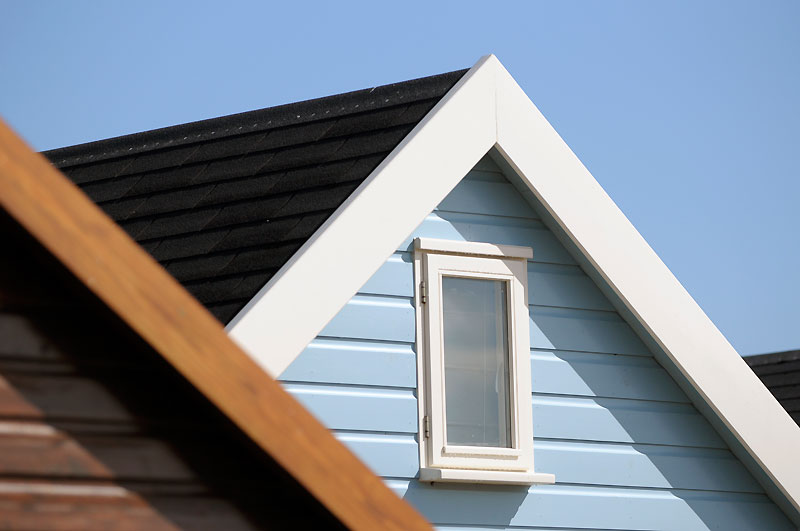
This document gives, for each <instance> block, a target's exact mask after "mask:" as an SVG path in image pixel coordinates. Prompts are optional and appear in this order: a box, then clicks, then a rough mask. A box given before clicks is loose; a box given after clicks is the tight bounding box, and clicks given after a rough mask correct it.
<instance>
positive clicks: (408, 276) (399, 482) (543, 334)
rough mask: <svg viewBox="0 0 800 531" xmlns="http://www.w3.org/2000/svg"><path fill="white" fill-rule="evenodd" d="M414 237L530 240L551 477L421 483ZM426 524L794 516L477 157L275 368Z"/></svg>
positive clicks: (711, 523) (658, 523)
mask: <svg viewBox="0 0 800 531" xmlns="http://www.w3.org/2000/svg"><path fill="white" fill-rule="evenodd" d="M417 236H428V237H434V238H444V239H452V240H466V241H486V242H493V243H500V244H510V245H524V246H529V247H532V248H533V251H534V253H533V260H531V261H529V262H528V282H529V304H530V307H529V310H530V315H531V321H530V329H531V352H530V359H531V371H532V377H533V391H534V393H533V396H532V397H531V399H532V401H533V423H534V437H535V448H534V453H535V462H536V468H537V470H538V471H541V472H552V473H554V474H555V475H556V480H557V484H556V485H552V486H534V487H531V488H524V487H523V488H520V487H510V486H480V485H455V484H437V485H434V486H431V485H428V484H421V483H419V482H418V481H417V480H415V479H414V478H415V477H416V476H417V474H418V472H419V447H418V435H417V426H418V422H417V401H416V400H417V395H416V385H417V375H416V352H415V349H416V346H415V337H416V334H415V314H414V304H413V298H412V297H413V292H414V277H413V263H412V254H411V252H410V251H411V242H412V240H413V238H415V237H417ZM281 378H282V379H283V380H284V383H285V386H286V388H287V389H288V390H289V392H290V393H292V395H293V396H295V397H296V398H297V399H299V400H300V401H301V402H302V403H303V404H304V405H305V406H306V407H307V408H308V409H310V410H311V411H312V412H313V413H314V414H315V415H316V416H317V417H318V418H319V419H320V420H322V422H323V423H325V424H326V425H327V426H328V427H330V428H331V429H333V430H334V432H335V433H336V435H337V437H338V438H339V439H340V440H341V441H342V442H344V443H345V444H347V445H348V446H349V447H350V448H351V449H352V450H353V451H354V452H355V453H356V454H357V455H358V456H359V457H361V458H362V459H363V460H364V462H365V463H367V465H368V466H370V467H371V468H372V469H373V470H374V471H375V472H376V473H377V474H379V475H381V476H383V477H384V478H386V481H387V483H388V484H389V485H390V486H391V487H392V488H393V489H395V490H396V491H397V493H398V494H400V495H401V496H403V497H405V498H406V499H407V500H408V501H409V502H411V503H412V504H413V505H415V506H416V507H417V508H418V509H419V510H420V511H421V512H422V513H423V514H424V515H425V516H426V517H428V518H429V519H431V521H433V522H434V523H435V524H436V525H437V526H438V527H439V528H440V529H454V530H455V529H458V530H459V531H465V530H467V529H475V530H477V529H511V528H513V529H525V528H535V529H537V530H542V529H559V530H561V531H565V530H568V529H583V530H590V529H604V530H608V529H687V530H691V529H708V528H716V529H732V530H736V529H793V527H792V526H791V525H790V524H789V522H788V520H787V519H786V518H785V516H784V515H783V514H782V513H781V512H780V510H779V509H778V508H777V507H776V506H775V505H773V504H772V503H771V501H770V500H769V499H768V498H767V497H766V496H765V495H764V493H763V490H762V488H761V487H760V485H758V483H757V482H756V481H755V480H754V479H753V478H752V476H751V475H750V474H749V473H748V472H747V470H746V469H745V468H744V467H743V466H742V464H741V463H740V462H739V461H738V460H737V459H736V458H735V457H734V456H733V454H732V453H731V452H730V451H729V450H728V448H727V447H726V446H725V444H724V442H723V441H722V440H721V439H720V437H719V436H718V434H717V433H716V432H715V431H714V429H713V428H712V427H711V425H710V424H709V423H708V422H707V421H706V420H705V418H703V417H702V415H701V414H700V413H699V412H698V411H697V410H696V409H695V408H694V406H693V405H692V404H691V403H690V401H689V400H688V398H687V397H686V395H685V394H684V393H683V391H681V389H680V388H679V387H678V386H677V385H676V383H675V382H674V381H673V380H672V378H671V377H670V376H669V375H668V374H667V372H666V371H665V370H664V369H663V368H662V367H661V366H660V365H659V364H658V362H657V361H656V360H655V358H654V357H653V356H652V354H651V353H650V351H649V350H648V349H647V347H646V346H645V345H644V344H643V343H642V341H641V340H640V339H639V338H638V337H637V336H636V334H635V333H634V332H633V330H632V329H631V328H630V327H629V326H628V325H627V323H625V321H624V320H623V319H622V318H621V317H620V316H619V314H617V313H616V311H615V310H614V308H613V306H612V305H611V304H610V303H609V301H608V300H607V299H606V298H605V296H603V294H602V293H601V292H600V290H599V289H598V288H597V286H595V284H594V283H593V282H592V281H591V279H590V278H589V277H588V276H586V275H585V274H584V272H583V271H582V270H581V269H580V267H579V266H578V265H577V263H576V261H575V260H574V259H573V257H572V256H570V254H569V253H568V252H567V251H566V250H565V249H564V247H563V246H562V245H561V244H560V243H559V242H558V240H557V239H556V238H555V237H554V235H553V234H552V233H551V232H550V231H549V230H548V229H547V228H546V227H545V226H544V224H543V223H542V222H541V220H540V219H539V217H538V216H537V214H536V213H535V212H534V210H533V209H532V208H530V206H529V205H528V204H527V203H526V202H525V200H523V199H522V197H521V196H520V195H519V194H518V193H517V191H516V189H515V188H514V187H513V186H512V185H511V184H510V183H509V182H508V181H507V180H506V178H505V176H503V175H502V173H501V172H500V170H499V169H498V168H497V167H496V166H495V165H494V164H493V163H492V162H491V160H489V159H488V158H486V159H484V160H482V161H481V162H480V163H479V164H478V166H476V169H475V170H473V171H472V172H470V174H469V175H468V176H467V177H466V178H465V179H464V180H463V181H462V182H461V184H459V185H458V187H456V189H454V190H453V192H452V193H451V194H450V195H449V196H448V197H447V198H446V199H445V200H443V201H442V203H441V204H440V205H439V207H438V208H437V209H436V210H435V211H434V212H432V213H431V214H430V215H429V216H427V217H426V218H425V220H424V221H423V222H422V223H421V224H420V226H419V227H418V228H417V229H416V230H415V231H414V233H413V234H411V235H410V236H409V238H408V239H407V240H406V241H405V242H403V243H402V244H401V245H400V246H399V247H398V249H397V252H395V253H394V254H393V255H392V256H391V257H389V259H388V260H387V261H386V263H385V264H384V265H383V266H382V267H381V268H380V270H378V271H377V272H376V273H375V275H373V277H372V278H371V279H369V280H368V281H367V282H366V283H365V284H364V286H363V288H362V289H361V290H360V292H359V293H358V294H357V295H356V296H355V297H353V299H352V300H351V301H350V302H349V303H348V304H347V305H345V307H344V308H343V309H342V310H341V311H340V312H339V314H338V315H337V316H336V317H334V318H333V319H332V320H331V322H330V323H329V324H328V326H327V327H326V328H325V329H324V330H323V332H322V333H321V334H320V336H319V337H318V338H317V339H315V340H314V341H313V342H312V343H311V344H310V345H309V346H308V348H307V349H306V351H305V352H304V353H303V354H302V355H301V356H300V357H298V359H297V360H296V361H295V362H294V363H293V364H292V365H291V366H290V367H289V368H288V369H287V370H286V371H285V372H284V374H283V375H282V376H281Z"/></svg>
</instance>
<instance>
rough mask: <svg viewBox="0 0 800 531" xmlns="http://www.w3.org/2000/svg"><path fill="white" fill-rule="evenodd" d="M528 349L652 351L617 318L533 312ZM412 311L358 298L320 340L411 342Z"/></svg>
mask: <svg viewBox="0 0 800 531" xmlns="http://www.w3.org/2000/svg"><path fill="white" fill-rule="evenodd" d="M532 314H533V319H534V322H533V324H532V326H531V346H532V347H533V348H537V349H557V350H576V351H588V352H607V353H610V354H633V355H641V356H650V351H649V350H648V349H647V347H646V346H645V345H644V344H643V343H642V342H641V340H639V338H638V337H637V336H636V334H635V333H634V332H633V330H631V328H630V327H629V326H628V325H627V324H626V323H625V322H624V321H623V320H622V318H620V317H619V316H618V315H617V314H615V313H611V312H602V311H584V310H575V309H562V308H551V307H539V306H533V310H532ZM414 315H415V313H414V306H413V301H412V300H411V299H410V298H392V297H375V296H365V295H356V296H355V297H353V298H352V299H351V300H350V301H349V302H348V303H347V304H346V305H345V306H344V308H342V310H340V311H339V313H338V314H337V315H336V316H335V317H334V318H333V319H332V320H331V322H330V323H328V325H327V326H326V327H325V328H324V329H323V330H322V332H321V333H320V336H323V337H339V338H351V339H373V340H382V341H398V342H406V343H411V342H414V340H415V337H416V334H415V328H416V325H415V320H414Z"/></svg>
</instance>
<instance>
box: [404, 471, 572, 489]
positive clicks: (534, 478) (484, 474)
mask: <svg viewBox="0 0 800 531" xmlns="http://www.w3.org/2000/svg"><path fill="white" fill-rule="evenodd" d="M419 480H420V481H432V482H442V483H445V482H446V483H488V484H496V485H537V484H538V485H552V484H553V483H555V482H556V476H555V475H554V474H544V473H539V472H533V473H530V472H505V471H500V470H464V469H451V468H421V469H420V471H419Z"/></svg>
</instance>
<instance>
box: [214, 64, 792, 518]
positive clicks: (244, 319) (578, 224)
mask: <svg viewBox="0 0 800 531" xmlns="http://www.w3.org/2000/svg"><path fill="white" fill-rule="evenodd" d="M492 146H494V147H496V148H497V150H498V152H500V153H501V154H502V156H503V157H504V158H505V159H506V161H507V162H508V163H509V164H510V165H511V167H512V168H513V169H514V170H515V171H516V172H517V173H518V175H519V177H520V179H521V181H522V183H523V185H524V186H525V187H527V188H528V189H529V190H530V191H531V192H532V193H533V194H534V195H535V196H536V197H537V198H538V200H539V201H541V202H542V204H543V205H544V207H545V208H546V209H547V210H548V212H549V213H550V215H552V217H553V218H554V219H555V220H556V222H557V223H558V224H559V226H560V227H561V228H562V229H563V231H564V232H565V233H566V234H567V235H568V237H569V238H570V239H571V240H572V242H573V243H574V244H575V245H576V246H577V248H578V249H579V250H580V252H581V253H583V255H584V256H585V258H586V260H587V261H588V262H589V263H590V264H591V265H592V267H594V268H595V269H596V270H597V272H598V274H599V275H600V276H601V277H602V278H603V279H604V280H605V281H606V282H607V283H608V285H609V286H610V288H611V289H612V290H613V291H614V292H615V293H616V294H617V296H618V297H619V299H620V300H621V301H622V303H623V304H624V305H625V306H626V308H627V309H628V310H629V311H630V312H631V313H632V315H633V316H634V317H635V319H636V320H637V321H638V323H639V324H640V325H641V327H642V328H643V329H644V330H646V332H647V333H648V334H649V335H650V336H651V337H652V338H653V340H654V341H655V342H656V343H657V344H658V345H659V346H660V348H661V349H662V350H663V351H664V352H665V353H666V356H667V358H668V360H669V362H670V363H672V364H673V365H674V367H675V368H676V369H677V370H678V371H679V372H680V373H681V374H683V375H684V377H685V378H686V379H687V381H688V382H689V383H690V385H691V386H692V387H693V388H694V389H695V390H696V391H697V393H698V394H699V395H700V397H702V399H703V400H704V401H705V403H706V404H708V406H709V407H710V408H711V410H712V411H713V412H714V413H715V414H716V415H717V416H718V418H719V419H720V420H721V421H722V422H723V423H724V425H725V426H727V428H728V429H729V430H730V432H731V433H732V434H733V436H734V437H736V439H738V441H739V442H740V443H741V444H742V447H743V448H744V449H745V450H746V451H747V452H748V453H749V454H750V455H751V456H752V457H753V459H754V460H755V462H756V463H758V464H759V465H760V467H761V469H762V470H763V471H764V472H765V474H766V475H767V476H768V477H769V478H770V479H771V480H772V481H773V483H774V484H775V485H776V487H777V488H778V489H779V490H780V491H781V492H782V493H783V494H784V495H785V497H786V499H787V500H788V501H789V503H790V504H792V506H793V507H794V509H795V511H796V512H797V514H795V515H793V517H794V518H797V516H798V515H800V473H798V470H800V452H798V451H797V449H798V448H800V428H798V426H797V425H796V424H795V423H794V422H793V421H792V419H791V417H789V415H788V414H787V413H786V412H785V411H784V410H783V408H782V407H781V406H780V404H778V402H777V401H776V400H775V399H774V398H773V396H772V395H771V394H770V393H769V391H768V390H767V389H766V388H765V387H764V386H763V385H762V384H761V382H760V381H759V380H758V378H757V377H756V376H755V375H754V374H753V372H752V371H751V370H750V368H749V367H748V366H747V364H746V363H745V362H744V361H743V360H742V359H741V358H740V357H739V355H738V354H737V353H736V351H735V350H734V349H733V347H731V345H730V344H729V343H728V341H727V340H726V339H725V338H724V337H723V336H722V334H721V333H720V332H719V331H718V330H717V328H716V327H715V326H714V324H713V323H712V322H711V321H710V319H708V317H707V316H706V315H705V314H704V313H703V311H702V310H701V309H700V307H699V306H698V305H697V303H696V302H695V301H694V300H693V299H692V297H691V296H690V295H689V294H688V293H687V292H686V290H685V289H684V288H683V286H681V284H680V283H679V282H678V281H677V279H676V278H675V277H674V276H673V275H672V273H671V272H670V271H669V269H667V267H666V266H665V265H664V264H663V262H661V260H660V259H659V258H658V256H656V254H655V253H654V252H653V250H652V249H651V248H650V246H649V245H648V244H647V242H645V240H644V239H643V238H642V237H641V235H640V234H639V233H638V232H637V231H636V229H635V228H634V227H633V226H632V225H631V223H630V222H629V221H628V219H627V218H626V217H625V216H624V215H623V214H622V212H621V211H620V210H619V209H618V208H617V206H616V205H615V204H614V202H613V201H612V200H611V199H610V198H609V197H608V195H607V194H606V193H605V191H604V190H603V189H602V188H601V187H600V185H599V184H598V183H597V181H595V179H594V178H593V177H592V176H591V174H589V172H588V170H586V168H585V167H584V166H583V164H581V162H580V161H579V160H578V158H577V157H576V156H575V155H574V154H573V153H572V151H571V150H570V149H569V147H567V145H566V144H565V143H564V142H563V140H562V139H561V138H560V137H559V136H558V133H556V132H555V130H553V128H552V127H551V126H550V124H549V123H548V122H547V120H546V119H545V118H544V117H543V116H542V115H541V113H540V112H539V110H538V109H537V108H536V107H535V106H534V105H533V103H532V102H531V101H530V100H529V99H528V98H527V96H526V95H525V94H524V93H523V91H522V90H521V89H520V87H519V86H518V85H517V84H516V82H515V81H514V80H513V79H512V78H511V76H510V75H509V74H508V72H507V71H506V70H505V68H503V66H502V65H501V64H500V62H499V61H498V60H497V59H496V58H495V57H494V56H488V57H484V58H482V59H481V60H480V61H479V62H478V63H477V64H476V65H475V66H474V67H473V68H472V69H471V70H470V71H469V72H468V73H467V74H466V75H465V76H464V77H463V78H462V79H461V80H460V81H459V82H458V83H457V84H456V85H455V86H454V87H453V88H452V89H451V90H450V92H448V94H447V95H446V96H445V97H444V98H443V99H442V100H441V101H440V102H439V103H438V104H437V105H436V106H435V107H434V109H433V110H432V111H431V112H430V113H429V114H428V115H427V116H426V117H425V118H424V119H423V120H422V121H421V122H420V123H419V124H418V125H417V126H416V127H415V128H414V129H413V130H412V132H411V133H410V134H409V135H408V136H407V137H406V138H405V139H404V140H403V141H402V142H401V143H400V145H398V146H397V148H395V150H393V151H392V153H391V154H390V155H389V156H388V157H387V158H386V159H385V160H384V161H383V162H382V163H381V164H380V165H379V166H378V167H377V168H376V169H375V171H373V172H372V174H371V175H370V176H369V177H368V178H367V179H366V180H365V181H364V183H363V184H362V185H361V186H360V187H359V188H358V189H357V190H356V191H355V192H354V193H353V194H352V196H351V197H350V198H349V199H348V200H347V201H346V202H345V203H344V204H343V205H342V206H341V207H340V208H339V209H337V211H336V212H335V213H334V214H333V215H332V216H331V218H330V219H328V221H327V222H325V223H324V224H323V226H322V227H321V228H320V229H319V230H318V231H317V232H316V233H315V234H314V235H313V236H312V237H311V239H309V240H308V241H307V242H306V244H304V245H303V247H301V249H300V250H299V251H298V252H297V253H296V254H295V255H294V256H293V257H292V259H291V260H290V261H289V262H288V263H287V264H286V265H285V266H284V267H282V268H281V270H280V271H279V272H278V273H277V274H276V275H275V276H274V277H273V278H272V279H271V280H270V282H269V283H268V284H267V285H266V286H265V287H264V288H263V289H262V290H261V291H260V292H259V293H258V295H256V296H255V297H254V298H253V300H251V301H250V302H249V303H248V304H247V305H246V306H245V308H244V309H243V310H242V311H241V312H240V314H239V315H237V317H236V318H235V319H234V320H233V321H232V322H231V324H230V325H229V326H228V330H229V332H230V334H231V336H232V337H233V338H234V339H235V340H236V341H237V342H238V343H239V344H240V345H241V346H242V348H244V349H245V351H247V352H249V353H250V354H251V355H252V356H253V358H254V359H255V360H256V361H257V362H259V363H260V364H261V365H262V366H263V367H264V368H265V369H266V370H267V371H268V372H269V373H271V374H273V375H279V374H280V373H281V372H282V371H283V370H284V369H285V368H286V367H287V366H288V365H289V364H290V363H291V362H292V361H293V360H294V359H295V358H296V357H297V356H298V355H299V354H300V353H301V352H302V351H303V349H304V348H305V346H306V345H307V344H308V343H309V342H310V341H311V340H312V339H313V338H314V337H316V335H317V334H319V332H320V331H321V330H322V329H323V328H324V327H325V325H326V324H327V323H328V322H329V321H330V320H331V319H332V318H333V317H334V316H335V315H336V314H337V313H338V311H339V310H340V309H341V308H342V307H343V306H344V305H345V304H346V303H347V301H348V300H349V299H350V298H351V297H352V296H353V295H354V294H355V292H356V291H357V290H358V289H359V288H360V287H361V285H363V283H364V282H366V280H367V279H369V277H370V276H371V275H372V274H373V273H374V272H375V271H376V270H377V269H378V268H379V267H380V265H381V264H382V263H383V262H384V261H385V260H386V259H387V258H388V256H389V255H390V254H391V253H392V252H393V251H394V250H395V247H396V246H397V245H398V244H399V243H400V242H402V241H403V240H404V239H405V238H406V237H407V236H408V235H409V234H410V233H411V232H412V231H413V230H414V228H415V227H416V226H417V225H418V224H419V223H420V222H421V221H422V219H424V217H425V216H426V215H427V214H428V213H429V212H431V211H432V210H433V209H434V208H435V207H436V205H438V203H439V202H440V201H441V200H442V199H444V197H445V196H446V195H447V193H449V191H450V190H452V189H453V188H454V187H455V185H456V184H457V183H458V182H459V180H460V179H461V178H462V177H463V176H464V175H466V174H467V172H468V171H469V170H470V169H471V168H472V167H473V166H474V165H475V163H477V162H478V160H479V159H480V158H481V157H482V156H483V155H484V154H486V153H487V151H488V150H489V149H490V148H491V147H492ZM322 264H324V265H325V270H324V272H323V271H322V270H321V267H322ZM556 472H557V471H556Z"/></svg>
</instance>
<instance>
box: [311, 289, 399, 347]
mask: <svg viewBox="0 0 800 531" xmlns="http://www.w3.org/2000/svg"><path fill="white" fill-rule="evenodd" d="M414 329H415V324H414V306H413V304H412V302H411V300H410V299H405V298H404V299H400V298H398V299H392V298H387V297H367V296H363V295H356V296H355V297H353V298H352V299H350V301H349V302H348V303H347V304H346V305H345V306H344V308H342V309H341V310H340V311H339V313H338V314H337V315H336V317H334V318H333V319H332V320H331V322H330V323H328V325H327V326H326V327H325V328H324V329H323V330H322V332H320V334H319V335H320V336H323V337H342V338H353V339H376V340H381V341H401V342H406V343H411V342H413V341H414V337H415V332H414Z"/></svg>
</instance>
